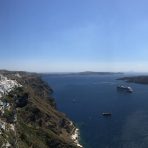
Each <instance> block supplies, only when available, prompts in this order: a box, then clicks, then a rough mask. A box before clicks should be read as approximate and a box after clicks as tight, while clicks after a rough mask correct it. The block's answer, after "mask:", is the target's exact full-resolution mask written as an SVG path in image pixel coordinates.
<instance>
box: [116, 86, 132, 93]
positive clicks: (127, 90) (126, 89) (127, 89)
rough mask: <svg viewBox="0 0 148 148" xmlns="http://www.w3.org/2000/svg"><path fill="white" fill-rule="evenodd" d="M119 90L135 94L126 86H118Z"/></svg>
mask: <svg viewBox="0 0 148 148" xmlns="http://www.w3.org/2000/svg"><path fill="white" fill-rule="evenodd" d="M117 90H120V91H125V92H129V93H132V92H133V89H132V88H131V87H129V86H124V85H119V86H117Z"/></svg>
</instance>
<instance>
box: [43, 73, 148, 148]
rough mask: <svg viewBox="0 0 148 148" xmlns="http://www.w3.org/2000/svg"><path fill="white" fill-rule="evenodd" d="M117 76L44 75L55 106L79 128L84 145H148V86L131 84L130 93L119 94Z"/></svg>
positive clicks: (136, 147) (94, 147) (100, 147)
mask: <svg viewBox="0 0 148 148" xmlns="http://www.w3.org/2000/svg"><path fill="white" fill-rule="evenodd" d="M118 77H123V75H122V76H120V75H112V76H111V75H110V76H94V75H92V76H74V75H73V76H72V75H71V76H70V75H69V76H68V75H67V76H66V75H65V76H64V75H60V76H56V75H55V76H50V75H49V76H47V75H46V76H43V79H44V80H45V81H47V82H48V83H49V84H50V86H51V87H52V88H53V89H54V91H55V92H54V97H55V98H56V102H57V107H58V109H59V110H60V111H62V112H64V113H66V115H67V116H68V117H69V118H70V119H72V120H73V121H74V122H75V123H76V124H77V126H78V127H79V128H80V132H81V143H82V144H83V145H84V147H85V148H148V85H140V84H130V86H131V87H132V88H133V89H134V93H133V94H128V93H119V92H117V90H116V86H117V85H118V84H121V83H122V84H123V83H124V82H123V81H118V80H116V78H118ZM102 112H112V117H108V118H106V117H102V116H101V113H102Z"/></svg>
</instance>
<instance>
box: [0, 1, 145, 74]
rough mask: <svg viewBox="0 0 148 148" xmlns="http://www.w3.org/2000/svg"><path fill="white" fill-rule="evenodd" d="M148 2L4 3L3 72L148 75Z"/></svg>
mask: <svg viewBox="0 0 148 148" xmlns="http://www.w3.org/2000/svg"><path fill="white" fill-rule="evenodd" d="M147 6H148V1H147V0H0V69H8V70H25V71H31V72H79V71H88V70H89V71H111V72H133V71H134V72H148V66H147V65H148V8H147Z"/></svg>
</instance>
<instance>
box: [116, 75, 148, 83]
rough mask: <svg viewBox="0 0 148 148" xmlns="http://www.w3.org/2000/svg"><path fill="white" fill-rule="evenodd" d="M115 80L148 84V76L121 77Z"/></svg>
mask: <svg viewBox="0 0 148 148" xmlns="http://www.w3.org/2000/svg"><path fill="white" fill-rule="evenodd" d="M117 80H124V81H126V82H128V83H139V84H148V76H131V77H123V78H119V79H117Z"/></svg>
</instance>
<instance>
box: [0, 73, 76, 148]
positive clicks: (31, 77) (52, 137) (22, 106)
mask: <svg viewBox="0 0 148 148" xmlns="http://www.w3.org/2000/svg"><path fill="white" fill-rule="evenodd" d="M1 73H2V74H3V75H4V76H6V77H7V78H9V79H11V80H15V81H17V82H18V83H19V84H21V86H22V87H17V88H15V89H13V90H12V91H11V92H9V93H8V94H7V95H5V96H3V98H5V100H6V102H7V103H9V107H8V108H6V109H5V111H4V113H3V114H2V115H1V119H2V120H3V121H4V122H5V125H6V124H8V125H9V126H11V125H12V128H11V127H9V128H8V130H5V129H4V130H1V134H0V146H1V147H2V146H4V142H3V141H4V139H5V146H7V147H9V146H10V147H12V148H76V147H78V146H77V145H76V144H75V143H74V140H73V139H72V138H71V135H72V134H73V131H74V129H75V126H74V124H72V122H71V121H70V120H69V119H68V118H67V117H66V116H65V115H64V114H63V113H61V112H59V111H57V110H56V103H55V101H54V99H53V97H52V92H53V90H52V89H51V88H50V87H49V86H48V85H47V84H46V83H45V82H43V81H42V80H41V78H40V77H39V75H37V74H31V73H26V72H17V73H16V72H8V71H2V72H1ZM11 129H12V130H11Z"/></svg>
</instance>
